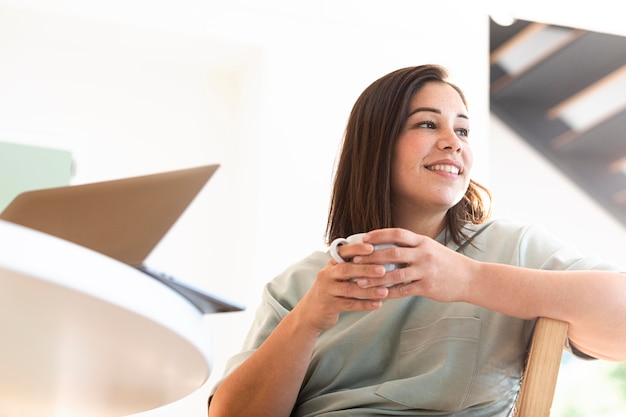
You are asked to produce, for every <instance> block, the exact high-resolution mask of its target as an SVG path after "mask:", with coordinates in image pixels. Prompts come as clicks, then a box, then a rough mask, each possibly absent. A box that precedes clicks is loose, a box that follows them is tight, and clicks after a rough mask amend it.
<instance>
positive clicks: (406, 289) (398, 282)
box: [352, 228, 478, 302]
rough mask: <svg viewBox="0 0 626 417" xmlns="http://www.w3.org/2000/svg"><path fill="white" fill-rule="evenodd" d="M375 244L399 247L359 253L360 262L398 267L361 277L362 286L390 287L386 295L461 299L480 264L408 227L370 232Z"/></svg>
mask: <svg viewBox="0 0 626 417" xmlns="http://www.w3.org/2000/svg"><path fill="white" fill-rule="evenodd" d="M364 242H366V243H370V244H372V245H376V244H384V243H394V244H396V245H397V247H391V248H387V249H381V250H376V251H372V252H371V253H369V254H363V253H361V254H356V255H355V256H354V257H353V259H352V263H354V264H357V265H369V264H378V265H383V264H385V263H394V264H396V265H398V267H397V268H396V269H395V270H393V271H390V272H388V273H386V274H384V275H383V276H380V277H371V276H370V277H361V278H359V279H358V280H357V285H358V286H360V287H361V288H364V289H366V288H368V289H371V288H381V287H386V286H387V287H388V290H389V294H388V295H387V297H386V298H400V297H407V296H424V297H428V298H431V299H434V300H437V301H446V302H448V301H462V300H463V299H464V298H465V295H466V293H467V289H468V286H469V285H470V281H471V277H472V276H473V275H472V274H473V272H474V267H477V266H478V263H476V262H474V261H472V259H470V258H468V257H466V256H464V255H462V254H459V253H457V252H455V251H453V250H451V249H449V248H447V247H445V246H444V245H442V244H440V243H438V242H437V241H435V240H433V239H432V238H430V237H428V236H423V235H418V234H416V233H413V232H411V231H409V230H405V229H397V228H395V229H394V228H390V229H379V230H374V231H371V232H369V233H367V234H366V235H365V236H364Z"/></svg>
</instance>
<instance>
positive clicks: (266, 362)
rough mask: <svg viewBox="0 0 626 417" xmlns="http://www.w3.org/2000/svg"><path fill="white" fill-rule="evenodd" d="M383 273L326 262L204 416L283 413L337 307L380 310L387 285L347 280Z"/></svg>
mask: <svg viewBox="0 0 626 417" xmlns="http://www.w3.org/2000/svg"><path fill="white" fill-rule="evenodd" d="M346 246H348V245H346ZM350 246H352V250H354V251H355V253H359V254H362V255H366V254H369V253H371V251H372V250H373V247H372V245H369V244H362V243H361V244H353V245H350ZM384 273H385V269H384V267H383V266H381V265H355V264H352V263H349V262H348V263H342V264H337V263H336V262H335V261H332V260H331V261H329V262H328V263H327V264H326V266H325V267H324V268H323V269H321V270H320V271H319V272H318V274H317V277H316V279H315V281H314V282H313V284H312V286H311V288H310V289H309V290H308V291H307V293H306V294H305V295H304V297H303V298H302V299H301V300H300V301H299V302H298V304H297V305H296V306H295V307H294V308H293V310H292V311H291V312H289V313H288V314H287V315H286V316H285V317H284V318H283V319H282V320H281V321H280V322H279V323H278V325H277V326H276V327H275V328H274V330H273V331H272V333H271V334H270V335H269V336H268V337H267V339H265V341H264V342H263V343H262V344H261V345H260V346H259V348H258V349H257V350H256V351H255V352H254V353H253V354H252V355H251V356H250V357H249V358H248V359H247V360H246V361H245V362H243V363H242V364H241V365H240V366H239V367H238V368H237V369H235V370H234V371H233V372H232V373H231V374H230V375H229V376H228V377H227V378H225V379H224V380H223V381H222V383H221V384H220V386H219V387H217V389H216V391H215V393H214V394H213V397H212V399H211V403H210V405H209V416H210V417H227V416H230V417H241V416H255V417H265V416H267V417H288V416H289V415H290V414H291V412H292V410H293V408H294V405H295V403H296V400H297V398H298V394H299V392H300V388H301V386H302V383H303V380H304V377H305V374H306V371H307V369H308V366H309V364H310V361H311V355H312V352H313V348H314V346H315V343H316V341H317V338H318V336H319V335H320V333H321V332H322V331H323V330H325V329H328V328H330V327H332V326H334V325H335V324H336V323H337V320H338V319H339V314H340V313H341V312H342V311H365V310H375V309H378V308H380V306H381V305H382V302H381V299H382V298H385V297H386V296H387V294H388V290H387V289H386V288H367V289H363V288H359V287H358V286H356V285H354V283H353V282H350V281H349V279H350V278H351V277H355V276H364V277H369V278H380V277H381V276H383V275H384ZM363 298H368V299H363Z"/></svg>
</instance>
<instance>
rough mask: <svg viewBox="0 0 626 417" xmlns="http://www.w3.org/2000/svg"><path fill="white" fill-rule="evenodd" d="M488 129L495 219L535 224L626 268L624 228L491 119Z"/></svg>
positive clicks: (552, 167)
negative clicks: (496, 217)
mask: <svg viewBox="0 0 626 417" xmlns="http://www.w3.org/2000/svg"><path fill="white" fill-rule="evenodd" d="M490 129H491V133H490V146H489V150H490V155H491V159H490V161H489V166H490V169H491V172H492V173H493V175H492V176H491V177H490V188H491V190H492V191H493V193H494V195H495V210H494V211H495V215H497V216H500V217H506V218H510V219H512V220H516V221H520V222H526V223H536V224H541V225H543V226H545V227H546V228H547V229H548V230H549V231H550V232H552V233H553V234H555V235H556V236H558V237H559V238H561V239H562V240H564V241H566V242H570V243H572V244H573V245H575V246H576V247H578V249H579V250H580V251H581V252H583V253H586V254H592V255H598V256H601V257H603V258H605V259H607V260H609V261H613V262H616V263H618V264H621V265H626V255H625V254H624V248H625V247H626V229H625V228H624V226H623V225H622V224H621V223H620V222H618V221H617V220H616V219H615V218H613V217H612V216H611V215H610V214H608V212H607V211H606V210H604V209H603V208H602V207H600V206H599V205H598V204H597V203H596V202H595V201H593V200H591V199H589V197H588V196H587V194H586V193H585V192H584V191H583V190H582V189H581V188H580V187H578V186H577V185H576V184H575V183H573V182H572V181H571V180H570V179H569V178H567V177H566V176H564V175H563V174H562V173H561V172H560V171H558V170H557V169H556V168H555V167H554V166H552V165H551V164H550V163H548V162H547V160H546V159H545V158H544V157H543V156H541V155H540V154H539V153H538V152H537V151H536V150H535V149H534V148H532V147H531V146H529V145H528V144H527V143H526V142H524V141H522V140H521V139H520V138H519V137H517V136H516V135H515V134H514V133H513V132H511V131H510V129H509V128H508V127H507V126H506V125H504V124H503V123H502V122H501V121H500V120H499V119H498V118H497V117H495V116H492V117H491V125H490Z"/></svg>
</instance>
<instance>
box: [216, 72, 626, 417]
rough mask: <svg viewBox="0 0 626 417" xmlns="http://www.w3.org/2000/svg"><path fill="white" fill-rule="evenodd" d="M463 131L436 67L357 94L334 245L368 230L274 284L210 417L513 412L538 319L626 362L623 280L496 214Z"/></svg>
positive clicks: (458, 103)
mask: <svg viewBox="0 0 626 417" xmlns="http://www.w3.org/2000/svg"><path fill="white" fill-rule="evenodd" d="M469 124H470V123H469V117H468V112H467V105H466V102H465V98H464V96H463V94H462V92H461V90H460V89H458V88H457V87H456V86H454V85H452V84H450V83H449V82H448V81H446V71H445V70H444V69H443V68H441V67H438V66H434V65H424V66H418V67H411V68H404V69H400V70H397V71H394V72H392V73H390V74H388V75H386V76H384V77H382V78H380V79H379V80H377V81H376V82H374V83H373V84H372V85H371V86H369V87H368V88H367V89H366V90H365V91H364V92H363V94H362V95H361V97H359V99H358V100H357V102H356V103H355V106H354V108H353V110H352V113H351V115H350V119H349V122H348V126H347V129H346V135H345V138H344V144H343V149H342V152H341V157H340V161H339V164H338V167H337V173H336V177H335V184H334V190H333V195H332V201H331V209H330V214H329V218H328V227H327V240H328V242H330V241H332V240H334V239H335V238H338V237H345V236H348V235H351V234H354V233H358V232H368V233H366V234H365V236H364V237H363V242H362V243H350V244H344V245H342V246H340V247H339V248H338V254H339V256H340V260H342V259H348V260H351V262H337V261H336V260H334V259H333V258H332V257H331V256H330V255H329V253H327V252H316V253H313V254H312V255H310V256H309V257H307V258H306V259H304V260H302V261H300V262H298V263H296V264H294V265H292V266H291V267H290V268H288V269H287V270H286V271H285V272H284V273H283V274H281V275H279V276H278V277H276V278H275V279H274V280H272V281H271V282H269V283H268V284H267V286H266V288H265V290H264V293H263V302H262V304H261V306H260V307H259V309H258V310H257V315H256V318H255V322H254V325H253V326H252V329H251V330H250V332H249V334H248V337H247V339H246V342H245V346H244V349H243V351H242V352H241V353H239V354H238V355H237V356H235V357H233V358H232V359H231V360H230V361H229V364H228V367H227V371H226V376H225V378H224V379H223V380H222V381H221V382H220V383H219V384H218V385H217V387H216V388H215V389H214V393H213V395H212V397H211V400H210V408H209V416H211V417H223V416H236V417H242V416H255V417H263V416H268V417H269V416H271V417H288V416H358V417H365V416H441V415H455V416H476V417H477V416H506V415H508V413H509V412H510V410H511V408H512V406H513V403H514V401H515V398H516V393H517V391H518V388H519V378H520V375H521V371H522V367H523V361H524V356H525V348H526V346H527V344H528V341H529V337H530V334H531V332H532V328H533V326H534V323H535V319H536V318H537V317H539V316H545V317H552V318H555V319H559V320H563V321H567V322H568V323H569V334H568V336H569V341H570V345H571V347H570V346H568V348H571V349H572V350H573V351H574V353H576V354H578V355H581V356H592V357H595V358H603V359H608V360H616V361H622V360H626V280H625V279H624V278H623V276H622V275H620V273H619V271H620V270H619V269H618V267H617V266H612V265H609V264H606V263H602V262H601V261H599V260H597V259H595V258H588V257H582V256H580V255H578V254H577V253H576V252H575V251H573V250H572V249H571V248H570V247H568V246H566V245H564V244H562V243H561V242H560V241H559V240H557V239H555V238H554V237H552V236H550V235H549V234H547V233H546V232H545V231H544V230H543V229H540V228H538V227H532V226H524V225H517V224H512V223H508V222H504V221H490V220H488V217H489V209H488V203H489V199H490V195H489V192H488V191H487V190H486V189H485V188H483V187H482V186H480V185H479V184H477V183H476V182H474V181H472V180H471V179H470V174H471V168H472V163H473V157H472V150H471V141H470V140H469V132H470V129H469ZM389 243H393V244H395V245H396V246H395V247H391V248H387V249H381V250H374V245H378V244H389ZM388 263H394V264H397V265H399V266H400V267H399V268H396V269H394V270H392V271H390V272H385V268H384V266H383V265H384V264H388Z"/></svg>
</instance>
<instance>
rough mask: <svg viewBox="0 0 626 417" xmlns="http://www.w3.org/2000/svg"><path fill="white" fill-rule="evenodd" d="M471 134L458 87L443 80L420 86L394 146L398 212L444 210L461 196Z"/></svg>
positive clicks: (469, 162)
mask: <svg viewBox="0 0 626 417" xmlns="http://www.w3.org/2000/svg"><path fill="white" fill-rule="evenodd" d="M468 134H469V119H468V113H467V108H466V107H465V104H464V103H463V100H462V99H461V97H460V96H459V94H458V92H457V91H456V90H455V89H454V88H453V87H451V86H449V85H448V84H445V83H441V82H428V83H427V84H425V85H424V86H422V88H421V90H419V91H418V92H417V93H416V94H415V95H414V96H413V98H412V99H411V103H410V106H409V115H408V118H407V120H406V123H405V125H404V127H403V128H402V131H401V133H400V136H399V137H398V139H397V141H396V143H395V147H394V150H393V159H392V183H391V187H392V192H393V199H394V200H393V205H394V208H395V211H396V214H397V215H399V216H403V215H409V213H413V215H414V214H415V213H424V214H426V213H430V214H434V213H436V214H441V213H445V212H446V211H447V210H448V209H449V208H451V207H453V206H454V205H455V204H456V203H458V202H459V201H460V200H461V198H463V195H464V194H465V191H466V190H467V187H468V185H469V180H470V177H469V175H470V170H471V168H472V163H473V154H472V150H471V148H470V146H469V142H468ZM416 209H418V210H419V211H416Z"/></svg>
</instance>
